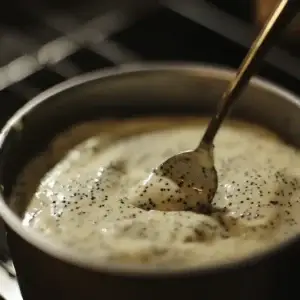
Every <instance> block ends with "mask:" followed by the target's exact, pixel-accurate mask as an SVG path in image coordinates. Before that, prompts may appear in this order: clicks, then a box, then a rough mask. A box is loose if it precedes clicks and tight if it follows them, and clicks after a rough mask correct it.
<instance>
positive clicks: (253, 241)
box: [13, 118, 300, 268]
mask: <svg viewBox="0 0 300 300" xmlns="http://www.w3.org/2000/svg"><path fill="white" fill-rule="evenodd" d="M206 124H207V119H204V118H203V119H196V118H163V119H141V120H128V121H123V122H122V123H121V122H118V121H94V122H88V123H85V124H81V125H78V126H76V127H74V128H72V129H71V130H69V131H67V132H65V133H63V134H61V135H60V136H58V137H57V138H56V139H55V140H54V141H53V142H52V144H51V145H50V146H49V149H48V150H47V151H46V152H45V153H43V154H41V155H40V156H39V157H37V158H36V159H34V160H33V161H32V162H31V163H30V164H29V165H28V166H27V167H26V168H25V170H24V172H23V174H22V175H21V176H20V178H19V180H18V184H17V185H16V188H15V191H14V193H13V206H15V207H16V208H17V207H18V203H19V201H22V202H23V203H24V198H26V201H28V205H27V206H26V209H25V210H22V211H21V215H22V218H23V224H24V226H29V227H32V228H34V229H35V230H38V231H40V232H42V233H43V234H44V235H46V236H47V238H49V239H51V240H52V241H53V243H58V244H61V245H63V246H65V247H68V248H70V251H78V252H79V253H81V254H82V255H84V256H86V255H89V256H90V257H94V258H95V261H97V260H99V261H108V262H109V261H113V262H116V263H124V264H127V263H129V264H145V265H152V266H159V267H165V268H174V267H176V268H178V267H187V266H195V265H205V264H211V263H222V262H226V261H233V260H236V259H240V258H243V257H245V256H248V255H251V254H253V253H255V252H258V251H262V250H264V249H267V248H269V247H271V246H273V245H276V244H278V243H280V242H282V241H284V240H285V239H287V238H289V237H291V236H295V235H297V234H299V233H300V152H299V151H298V150H297V149H295V148H293V147H291V146H288V145H286V144H284V142H282V141H281V140H280V139H278V138H277V137H276V136H275V135H274V134H273V133H271V132H269V131H268V130H266V129H263V128H261V127H259V126H256V125H253V124H249V123H244V122H239V121H228V122H225V124H224V126H223V127H222V129H221V130H220V132H219V134H218V136H217V138H216V142H215V165H216V169H217V171H218V175H219V188H218V191H217V194H216V195H215V198H214V201H213V212H212V213H211V214H210V215H204V214H199V213H194V212H188V211H166V210H168V209H166V210H165V209H164V207H163V205H164V203H160V210H156V209H155V207H153V205H151V203H153V202H152V200H153V199H152V198H151V197H156V201H157V197H159V191H160V189H161V188H168V187H167V186H163V187H162V186H159V185H158V186H154V187H153V190H152V191H151V193H150V197H149V199H148V202H149V203H148V204H147V203H145V207H150V210H149V209H143V208H141V207H138V206H137V205H136V204H135V202H136V201H137V199H136V197H137V196H136V193H135V190H134V189H136V187H137V186H138V184H139V182H141V180H144V179H145V178H147V176H148V175H149V173H150V172H151V171H152V169H153V168H155V167H156V166H158V165H159V164H161V163H162V162H163V161H164V160H166V159H167V158H169V157H170V156H172V155H175V154H177V153H178V152H181V151H186V150H190V149H193V148H195V147H196V145H197V143H198V141H199V139H200V137H201V134H202V133H203V131H204V129H205V127H206ZM170 185H172V183H170ZM172 191H173V190H172V188H170V196H172ZM132 195H134V197H132ZM173 197H176V195H173ZM158 200H159V199H158ZM143 201H144V202H145V199H143ZM146 202H147V199H146ZM167 205H168V203H166V206H167ZM18 210H19V211H20V208H18Z"/></svg>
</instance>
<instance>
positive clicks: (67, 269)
mask: <svg viewBox="0 0 300 300" xmlns="http://www.w3.org/2000/svg"><path fill="white" fill-rule="evenodd" d="M232 76H233V73H232V71H228V70H222V69H219V68H212V67H204V66H194V65H157V66H143V67H141V66H137V67H123V68H117V69H113V70H108V71H101V72H96V73H93V74H89V75H85V76H82V77H78V78H75V79H72V80H71V81H68V82H66V83H63V84H61V85H59V86H57V87H55V88H52V89H51V90H49V91H47V92H45V93H43V94H41V95H40V96H38V97H36V98H35V99H33V100H32V101H30V103H28V104H27V105H26V106H25V107H23V108H22V109H21V110H19V111H18V112H17V113H16V114H15V115H14V116H13V117H12V118H11V119H10V121H9V122H8V123H7V124H6V126H5V128H4V129H3V131H2V133H1V135H0V183H1V184H2V186H3V187H4V189H3V191H2V197H1V199H0V214H1V216H2V218H3V219H4V221H5V223H6V224H7V231H8V232H7V233H8V234H7V237H8V243H9V247H10V250H11V254H12V257H13V261H14V264H15V268H16V271H17V276H18V280H19V283H20V287H21V291H22V294H23V297H24V299H25V300H29V299H44V300H47V299H51V300H53V299H64V300H67V299H72V300H76V299H89V300H90V299H120V298H124V299H131V300H135V299H163V298H166V297H168V298H170V299H173V298H174V299H179V298H181V299H184V298H186V297H199V298H200V297H201V298H203V299H206V300H209V299H218V300H219V299H221V298H224V297H225V298H227V297H228V298H229V299H232V300H235V299H236V300H238V299H239V300H240V299H243V300H247V299H255V300H260V299H262V300H267V299H272V300H274V299H284V298H286V297H287V295H289V294H292V293H297V292H298V286H297V284H298V279H297V278H298V276H299V273H300V271H299V270H300V257H299V253H300V239H299V237H295V238H294V239H292V240H290V241H288V242H286V243H284V244H282V245H280V246H279V247H277V248H276V249H272V250H270V251H269V252H267V253H263V254H260V255H257V256H255V257H249V258H248V259H246V260H244V261H242V262H236V263H231V264H224V265H221V266H211V267H209V268H194V269H189V270H184V271H176V272H166V271H162V270H157V271H149V270H148V271H147V270H143V269H136V268H133V267H121V266H116V265H99V264H97V263H96V262H94V261H91V259H90V258H89V257H80V256H77V255H74V254H70V253H69V252H68V251H67V250H66V249H61V248H59V247H58V246H57V245H53V244H50V243H49V242H48V241H47V240H45V239H44V237H43V236H41V235H39V234H38V233H36V232H33V231H32V230H30V229H28V228H24V227H22V224H21V222H20V219H19V218H18V217H17V215H16V214H15V213H14V212H13V211H12V210H11V209H10V208H9V203H8V199H9V197H8V196H9V194H10V192H11V188H12V186H13V184H14V183H15V179H16V176H17V175H18V174H19V173H20V171H21V170H22V168H23V167H24V164H25V163H27V162H28V161H29V159H30V158H32V157H33V156H35V155H36V154H37V153H38V151H40V150H41V149H43V148H44V147H45V145H46V144H47V143H48V142H49V140H50V139H51V138H52V137H53V136H54V135H55V134H57V133H59V132H60V131H62V130H63V129H65V128H66V127H67V126H71V125H72V124H74V123H76V122H79V121H82V120H87V119H91V118H98V119H101V118H107V117H113V118H133V117H135V116H143V115H152V116H155V115H170V114H193V115H195V114H199V115H200V114H209V113H210V112H211V111H212V110H213V109H214V107H215V105H216V101H217V100H218V99H219V96H220V95H221V93H222V91H223V90H224V88H225V85H226V84H227V82H228V80H229V79H230V78H231V77H232ZM232 113H233V115H234V116H237V117H240V118H244V119H248V120H254V121H256V122H258V123H261V124H263V125H265V126H267V127H270V128H271V129H272V130H274V131H276V132H277V133H278V134H280V135H281V136H282V137H283V138H285V139H286V140H287V141H289V142H290V143H293V144H295V145H296V146H298V147H299V146H300V134H299V133H300V117H299V116H300V102H299V99H297V98H296V97H295V96H293V95H292V94H290V93H288V92H286V91H284V90H283V89H281V88H279V87H276V86H274V85H272V84H270V83H267V82H265V81H262V80H259V79H255V80H253V81H252V83H251V85H250V86H249V88H248V89H247V91H246V92H245V93H244V94H243V96H242V99H241V100H240V101H239V103H238V105H237V106H236V107H235V109H234V111H233V112H232ZM20 125H21V126H20ZM296 295H297V294H296Z"/></svg>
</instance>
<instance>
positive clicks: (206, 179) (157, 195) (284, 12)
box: [129, 0, 300, 213]
mask: <svg viewBox="0 0 300 300" xmlns="http://www.w3.org/2000/svg"><path fill="white" fill-rule="evenodd" d="M299 10H300V0H281V1H280V3H279V4H278V6H277V7H276V9H275V10H274V12H273V13H272V14H271V16H270V18H269V20H268V21H267V22H266V24H265V26H264V27H263V29H262V30H261V31H260V33H259V35H258V36H257V38H256V39H255V41H254V42H253V44H252V46H251V48H250V50H249V52H248V54H247V55H246V57H245V59H244V60H243V62H242V64H241V66H240V68H239V70H238V72H237V74H236V76H235V78H234V79H233V80H232V81H231V82H230V84H229V86H228V88H227V90H226V91H225V93H224V94H223V95H222V97H221V100H220V102H219V105H218V108H217V112H216V114H215V115H214V116H213V117H212V119H211V120H210V122H209V124H208V127H207V129H206V131H205V133H204V135H203V137H202V139H201V141H200V143H199V145H198V146H197V148H196V149H195V150H191V151H186V152H182V153H179V154H177V155H175V156H172V157H171V158H169V159H167V160H166V161H165V162H163V163H162V164H161V165H160V166H159V167H157V168H156V169H154V170H153V172H152V173H151V174H150V175H149V177H148V178H147V179H146V180H144V181H143V182H142V183H141V184H140V185H139V186H138V188H137V189H136V190H135V191H134V194H133V195H131V197H129V198H130V199H131V200H130V201H131V203H132V204H133V205H135V206H138V207H140V208H143V209H147V210H152V209H156V210H163V211H172V210H173V211H178V210H191V211H197V212H202V213H206V212H208V211H209V209H210V204H211V202H212V200H213V198H214V195H215V193H216V191H217V188H218V175H217V171H216V169H215V167H214V154H213V151H214V144H213V142H214V138H215V136H216V134H217V132H218V130H219V128H220V127H221V125H222V123H223V121H224V119H225V118H226V116H227V114H228V112H229V111H230V108H232V106H233V104H234V103H235V101H236V100H237V99H238V97H239V96H240V94H241V93H242V92H243V90H244V88H245V87H246V86H247V84H248V82H249V80H250V79H251V77H252V75H253V74H254V73H255V72H256V71H257V69H258V67H259V66H260V64H261V62H262V60H263V58H264V56H265V54H266V53H267V52H268V50H270V49H271V48H272V46H273V45H274V43H275V41H276V40H277V38H278V37H279V35H280V34H281V33H282V31H283V30H284V29H285V27H286V26H287V25H288V24H289V23H290V22H291V21H292V19H293V18H294V17H295V16H296V14H297V12H298V11H299Z"/></svg>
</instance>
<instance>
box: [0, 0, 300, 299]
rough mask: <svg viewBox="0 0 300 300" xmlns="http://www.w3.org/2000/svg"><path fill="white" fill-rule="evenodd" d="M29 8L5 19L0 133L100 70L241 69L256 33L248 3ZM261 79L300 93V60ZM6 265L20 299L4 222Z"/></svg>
mask: <svg viewBox="0 0 300 300" xmlns="http://www.w3.org/2000/svg"><path fill="white" fill-rule="evenodd" d="M30 1H31V2H32V5H30V10H29V8H28V7H29V6H28V3H27V2H26V3H27V6H26V5H25V4H24V2H23V1H18V0H12V1H9V3H8V8H7V11H3V10H2V11H1V12H0V36H1V38H0V100H1V101H2V102H1V103H5V105H4V104H2V107H1V110H0V126H1V127H2V126H3V124H4V123H5V122H6V121H7V119H8V118H9V117H10V116H11V115H12V114H13V113H14V112H15V111H16V110H17V109H18V108H19V107H21V106H22V105H23V104H24V103H26V102H27V101H28V100H30V99H31V98H32V97H34V96H35V95H37V94H38V93H40V92H42V91H44V90H45V89H48V88H50V87H52V86H53V85H55V84H57V83H60V82H62V81H64V80H66V79H68V78H72V77H74V76H76V75H80V74H82V73H84V72H89V71H93V70H95V69H101V68H104V67H109V66H114V65H120V64H124V63H131V62H137V61H139V62H143V61H159V60H164V61H191V62H204V63H208V64H214V65H223V66H226V67H231V68H236V67H237V66H238V65H239V64H240V62H241V60H242V58H243V56H244V55H245V53H246V51H247V48H248V47H249V45H250V44H251V41H252V40H253V37H254V36H255V33H256V30H255V28H254V27H253V26H251V22H250V21H251V14H249V11H251V10H250V4H251V1H248V0H247V1H246V0H245V1H243V5H244V6H243V7H241V5H240V4H239V2H240V1H239V0H238V1H236V0H232V1H230V2H231V5H228V6H225V5H224V1H222V0H211V1H204V0H186V1H181V0H166V1H160V2H157V1H155V2H154V1H151V0H149V1H143V5H138V3H139V1H134V0H131V1H130V3H129V4H128V5H124V4H123V5H122V6H115V7H113V5H111V4H108V3H111V2H110V1H102V2H103V5H102V4H101V6H99V1H91V0H89V1H85V5H84V7H82V5H81V4H80V3H81V1H79V2H78V1H73V2H72V5H71V6H70V5H68V4H66V5H65V6H63V5H62V4H60V3H63V2H64V1H62V2H60V1H53V2H52V1H51V6H50V5H46V4H43V3H44V2H42V1H36V0H30ZM67 2H68V1H66V2H64V3H67ZM113 2H114V1H113ZM78 3H79V4H78ZM252 3H253V2H252ZM260 75H261V76H263V77H266V78H267V79H269V80H271V81H274V82H276V83H277V84H279V85H281V86H284V87H286V88H287V89H290V90H291V91H293V92H294V93H297V94H300V89H299V86H300V55H299V57H296V56H293V55H292V54H290V53H289V52H288V51H287V50H282V49H274V50H273V51H272V52H271V53H270V55H269V56H268V57H267V59H266V64H265V65H264V67H263V68H262V70H261V72H260ZM0 262H1V263H0V296H2V297H4V298H5V299H6V300H19V299H21V296H20V292H19V289H18V285H17V283H16V280H15V276H14V270H13V267H12V265H11V262H10V259H9V252H8V250H7V247H6V245H5V234H4V229H3V226H2V224H1V222H0ZM1 266H2V267H1ZM0 299H1V297H0Z"/></svg>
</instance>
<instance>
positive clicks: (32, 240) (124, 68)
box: [0, 62, 300, 278]
mask: <svg viewBox="0 0 300 300" xmlns="http://www.w3.org/2000/svg"><path fill="white" fill-rule="evenodd" d="M141 71H142V72H143V71H149V72H152V71H178V72H196V73H199V75H200V76H199V77H208V78H219V79H225V80H227V79H230V78H231V77H232V76H234V74H235V70H234V69H230V68H225V67H222V66H211V65H205V64H195V63H178V62H176V63H150V64H147V63H142V64H129V65H128V64H125V65H121V66H116V67H110V68H105V69H102V70H98V71H94V72H90V73H87V74H83V75H79V76H76V77H74V78H72V79H69V80H66V81H64V82H62V83H60V84H58V85H56V86H54V87H52V88H50V89H48V90H46V91H44V92H42V93H40V94H39V95H37V96H36V97H34V98H33V99H32V100H30V101H29V102H27V103H26V104H25V105H24V106H23V107H21V108H20V109H19V110H18V111H17V112H15V114H14V115H13V116H12V117H11V118H10V119H9V120H8V121H7V123H6V124H5V126H4V127H3V128H2V130H1V132H0V149H1V148H2V147H3V145H4V144H5V142H6V137H7V135H8V133H9V132H10V130H11V129H12V128H14V127H15V126H16V125H17V124H18V123H19V122H20V120H21V119H22V118H23V117H24V116H25V115H27V114H28V113H30V111H31V110H33V109H34V108H35V107H36V106H38V105H40V104H41V103H42V102H44V101H47V100H49V98H51V97H52V96H55V95H57V94H59V93H61V92H63V91H65V90H68V89H71V88H73V87H75V86H78V85H80V84H84V83H87V82H91V81H94V80H101V79H102V78H107V77H114V76H120V75H122V74H128V73H137V72H141ZM250 85H251V86H253V87H257V88H258V89H262V90H269V91H271V92H273V93H275V94H277V95H279V96H281V97H282V98H283V99H285V101H289V102H291V103H293V104H295V105H296V106H297V107H298V108H299V110H300V99H299V98H298V97H297V96H296V95H294V94H293V93H291V92H289V91H287V90H285V89H283V88H281V87H279V86H277V85H274V84H273V83H271V82H269V81H267V80H265V79H261V78H259V77H255V78H253V79H252V80H251V83H250ZM0 160H1V157H0ZM0 217H2V219H3V220H4V222H5V223H6V225H8V227H9V228H10V229H11V230H13V231H14V232H15V233H16V234H17V235H18V236H19V237H20V238H22V239H23V240H25V241H26V242H27V243H29V244H31V245H32V246H34V247H35V248H37V249H39V250H41V251H42V252H44V253H46V254H47V255H49V256H51V257H53V258H55V259H59V260H61V261H63V262H65V263H69V264H72V265H75V266H77V267H82V268H85V269H91V270H94V271H100V272H107V273H113V274H122V275H126V276H144V277H145V276H146V277H147V276H149V277H150V276H151V277H153V276H159V277H161V276H168V278H170V276H181V275H184V274H186V275H191V274H194V273H195V274H196V275H205V274H209V273H215V272H220V271H224V272H226V271H230V270H234V269H238V268H240V267H241V266H246V265H251V264H254V263H257V262H259V261H261V260H263V259H265V258H268V257H270V256H272V255H275V254H277V253H278V252H281V251H282V250H284V249H286V248H288V247H292V245H293V244H296V243H298V242H300V237H298V236H296V237H293V238H290V239H288V240H287V241H285V242H282V243H281V244H280V245H277V246H275V247H272V248H270V249H269V250H265V251H263V252H261V253H257V254H254V255H251V256H250V257H246V258H242V259H239V260H236V261H234V262H225V263H213V264H207V265H204V266H201V265H200V266H195V267H188V268H180V269H162V268H151V267H147V266H136V265H134V266H132V265H121V264H116V263H112V262H96V263H95V261H93V260H92V259H89V258H88V257H83V256H82V255H80V254H79V253H75V252H72V251H70V250H68V249H67V248H66V247H62V246H59V245H55V244H53V243H51V242H50V241H49V240H48V239H47V238H46V237H45V236H44V235H43V234H41V233H39V232H37V231H35V230H33V229H31V228H29V227H25V226H23V225H22V222H21V220H20V218H19V217H18V216H17V215H16V214H15V213H14V212H13V211H12V210H11V209H10V208H9V206H8V205H7V204H6V202H5V201H4V199H3V196H2V195H1V194H0Z"/></svg>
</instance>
